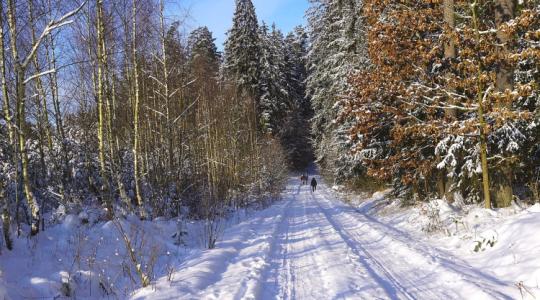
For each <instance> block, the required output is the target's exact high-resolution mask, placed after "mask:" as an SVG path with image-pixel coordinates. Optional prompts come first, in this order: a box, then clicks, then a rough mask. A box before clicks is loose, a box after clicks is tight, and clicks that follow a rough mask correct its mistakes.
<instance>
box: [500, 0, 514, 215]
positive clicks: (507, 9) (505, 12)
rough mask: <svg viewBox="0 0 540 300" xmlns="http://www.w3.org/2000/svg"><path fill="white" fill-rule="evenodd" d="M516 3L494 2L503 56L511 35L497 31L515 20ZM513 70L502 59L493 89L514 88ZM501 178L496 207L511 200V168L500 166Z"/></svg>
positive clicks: (501, 0) (507, 165) (510, 1)
mask: <svg viewBox="0 0 540 300" xmlns="http://www.w3.org/2000/svg"><path fill="white" fill-rule="evenodd" d="M516 6H517V5H516V1H514V0H496V1H495V26H496V27H497V39H498V41H499V43H500V44H501V45H502V48H501V49H500V50H499V51H500V52H501V55H504V54H505V53H506V52H507V50H508V47H509V46H508V43H509V42H511V40H512V35H510V34H507V33H505V32H502V31H501V30H499V28H500V27H501V26H502V25H503V24H504V23H506V22H508V21H510V20H512V19H513V18H515V14H516ZM513 79H514V70H513V69H512V67H511V66H509V65H508V63H507V62H506V59H503V60H502V62H501V64H500V65H499V67H498V68H497V80H496V83H495V88H496V89H497V91H499V92H504V91H506V90H512V89H513V86H514V80H513ZM499 169H500V173H501V178H497V179H498V180H497V181H496V182H497V183H496V189H495V202H496V204H497V207H507V206H510V205H511V203H512V199H513V189H512V182H513V180H512V166H511V165H510V164H507V163H503V164H502V165H501V166H500V168H499Z"/></svg>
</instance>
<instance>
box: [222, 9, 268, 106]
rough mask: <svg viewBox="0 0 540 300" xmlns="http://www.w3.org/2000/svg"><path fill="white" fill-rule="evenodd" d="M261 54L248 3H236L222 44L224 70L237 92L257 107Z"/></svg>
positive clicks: (255, 17) (256, 25) (253, 11)
mask: <svg viewBox="0 0 540 300" xmlns="http://www.w3.org/2000/svg"><path fill="white" fill-rule="evenodd" d="M260 55H261V49H260V40H259V25H258V22H257V15H256V14H255V7H254V6H253V3H252V2H251V0H236V11H235V13H234V17H233V25H232V28H231V29H230V30H229V32H228V36H227V40H226V41H225V65H224V71H225V75H226V76H227V78H229V79H231V80H233V81H234V82H235V84H236V85H237V87H238V90H239V92H240V93H243V94H246V95H247V96H249V97H252V98H253V99H255V101H256V102H257V103H256V105H257V106H258V102H259V97H260V89H259V81H260V62H259V57H260Z"/></svg>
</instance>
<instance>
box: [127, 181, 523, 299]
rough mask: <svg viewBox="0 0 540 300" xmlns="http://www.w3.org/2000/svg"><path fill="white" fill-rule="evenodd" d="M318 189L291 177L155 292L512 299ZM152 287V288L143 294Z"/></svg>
mask: <svg viewBox="0 0 540 300" xmlns="http://www.w3.org/2000/svg"><path fill="white" fill-rule="evenodd" d="M316 178H317V179H318V182H319V186H318V189H317V191H316V192H314V193H312V192H311V190H310V187H309V186H308V185H300V180H299V179H298V178H296V177H294V178H291V179H290V180H289V183H288V185H287V190H286V191H285V192H284V194H283V195H284V200H283V201H281V202H279V203H277V204H275V205H273V206H271V207H270V208H268V209H266V210H264V211H261V212H258V213H256V214H255V215H254V216H253V217H252V218H250V219H249V220H248V221H246V222H243V223H240V224H238V225H236V226H234V227H232V228H230V229H228V230H226V232H225V235H224V237H223V240H222V241H221V242H220V243H218V246H217V249H215V250H212V251H205V252H203V254H202V255H200V256H199V257H195V258H192V259H190V260H189V261H187V262H186V264H185V266H184V267H183V268H182V269H181V270H178V272H177V273H178V276H175V277H174V279H173V281H172V282H171V284H169V285H168V286H167V287H166V288H165V287H164V285H162V284H158V285H157V286H158V288H157V290H156V291H153V292H152V293H149V294H146V293H143V294H138V296H139V297H137V296H136V297H135V298H137V299H139V298H146V297H148V298H151V299H171V298H181V299H514V298H515V297H518V295H516V291H515V290H514V289H513V287H512V284H511V283H507V282H503V281H501V280H499V279H497V278H495V277H493V276H492V275H490V274H487V273H485V272H483V271H481V270H478V269H475V268H473V267H471V266H470V265H469V264H468V263H467V262H465V261H464V260H462V259H461V258H458V257H456V256H454V255H452V254H451V253H448V252H446V251H442V250H439V249H437V248H436V247H435V246H433V245H430V244H427V243H425V242H422V241H419V240H418V239H416V238H414V237H413V236H412V235H410V234H409V233H406V232H403V231H400V230H399V229H397V228H394V227H392V226H390V225H388V224H384V223H382V222H380V221H378V220H377V219H376V218H375V217H373V216H370V215H368V214H366V213H365V212H362V211H359V210H357V209H355V208H352V207H350V206H348V205H347V204H345V203H343V202H341V201H340V200H339V199H337V198H336V196H335V195H334V194H333V191H332V190H331V189H330V188H329V187H328V186H326V184H325V183H324V181H323V180H322V179H321V178H319V176H316ZM145 294H146V295H145Z"/></svg>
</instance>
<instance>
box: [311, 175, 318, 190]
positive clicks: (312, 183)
mask: <svg viewBox="0 0 540 300" xmlns="http://www.w3.org/2000/svg"><path fill="white" fill-rule="evenodd" d="M316 190H317V180H315V177H313V178H312V179H311V192H315V191H316Z"/></svg>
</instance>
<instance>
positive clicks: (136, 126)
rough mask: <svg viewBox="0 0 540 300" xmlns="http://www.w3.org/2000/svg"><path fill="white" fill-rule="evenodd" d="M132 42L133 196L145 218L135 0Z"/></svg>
mask: <svg viewBox="0 0 540 300" xmlns="http://www.w3.org/2000/svg"><path fill="white" fill-rule="evenodd" d="M132 5H133V7H132V12H133V16H132V18H133V19H132V21H133V28H132V43H133V46H132V47H133V49H132V50H133V82H134V88H135V91H134V92H135V95H134V96H135V103H134V109H133V172H134V174H133V177H134V180H135V198H136V200H137V205H138V206H139V213H140V217H141V219H144V218H146V212H145V210H144V202H143V198H142V195H141V183H140V182H141V180H140V177H139V175H140V172H139V168H140V166H139V143H140V142H139V105H140V90H139V70H138V68H139V66H138V63H137V7H136V1H135V0H133V2H132Z"/></svg>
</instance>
